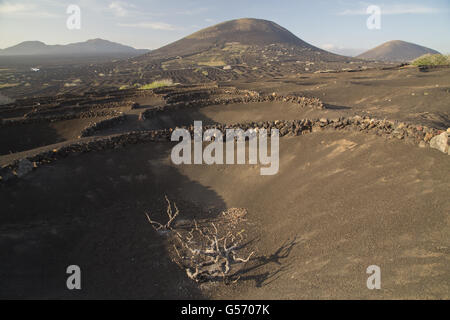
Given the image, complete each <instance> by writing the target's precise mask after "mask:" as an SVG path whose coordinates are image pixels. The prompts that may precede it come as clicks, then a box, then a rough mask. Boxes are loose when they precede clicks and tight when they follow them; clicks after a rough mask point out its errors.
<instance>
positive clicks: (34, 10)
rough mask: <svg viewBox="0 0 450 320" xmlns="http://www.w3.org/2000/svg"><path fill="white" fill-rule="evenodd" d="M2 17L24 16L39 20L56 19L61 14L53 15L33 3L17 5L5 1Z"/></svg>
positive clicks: (19, 3) (2, 6) (2, 3)
mask: <svg viewBox="0 0 450 320" xmlns="http://www.w3.org/2000/svg"><path fill="white" fill-rule="evenodd" d="M0 15H7V16H23V17H30V16H32V17H37V18H54V17H58V16H60V15H59V14H55V13H51V12H49V11H47V9H46V8H43V7H40V6H37V5H36V4H35V3H31V2H19V1H16V2H15V3H12V2H9V1H5V2H1V3H0Z"/></svg>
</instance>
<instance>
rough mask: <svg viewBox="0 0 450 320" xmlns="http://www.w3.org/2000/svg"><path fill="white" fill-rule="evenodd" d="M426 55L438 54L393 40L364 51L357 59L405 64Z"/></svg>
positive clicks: (428, 49) (412, 44)
mask: <svg viewBox="0 0 450 320" xmlns="http://www.w3.org/2000/svg"><path fill="white" fill-rule="evenodd" d="M427 53H431V54H437V53H439V52H437V51H436V50H433V49H430V48H426V47H423V46H420V45H417V44H414V43H410V42H405V41H400V40H394V41H389V42H386V43H383V44H382V45H380V46H378V47H376V48H373V49H371V50H369V51H366V52H364V53H362V54H360V55H359V56H357V58H361V59H367V60H381V61H399V62H407V61H411V60H414V59H416V58H418V57H420V56H422V55H424V54H427Z"/></svg>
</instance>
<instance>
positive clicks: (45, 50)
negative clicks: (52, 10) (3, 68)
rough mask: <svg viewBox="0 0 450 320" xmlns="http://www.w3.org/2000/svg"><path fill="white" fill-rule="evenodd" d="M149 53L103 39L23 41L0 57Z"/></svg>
mask: <svg viewBox="0 0 450 320" xmlns="http://www.w3.org/2000/svg"><path fill="white" fill-rule="evenodd" d="M146 52H149V50H146V49H141V50H139V49H135V48H133V47H130V46H125V45H122V44H120V43H116V42H111V41H108V40H103V39H91V40H88V41H85V42H76V43H70V44H67V45H47V44H45V43H43V42H40V41H24V42H21V43H19V44H17V45H15V46H12V47H9V48H6V49H3V50H0V55H2V56H25V55H26V56H32V55H54V56H63V55H76V56H79V55H91V56H92V55H114V54H120V55H122V54H128V55H140V54H144V53H146Z"/></svg>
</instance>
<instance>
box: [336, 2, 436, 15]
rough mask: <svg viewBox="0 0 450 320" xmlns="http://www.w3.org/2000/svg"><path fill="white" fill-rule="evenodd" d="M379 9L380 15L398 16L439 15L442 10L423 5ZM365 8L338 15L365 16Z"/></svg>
mask: <svg viewBox="0 0 450 320" xmlns="http://www.w3.org/2000/svg"><path fill="white" fill-rule="evenodd" d="M380 7H381V14H387V15H399V14H432V13H439V12H442V10H440V9H438V8H433V7H427V6H423V5H416V4H395V5H385V6H383V5H382V6H380ZM366 10H367V7H364V8H358V9H347V10H344V11H342V12H339V13H338V15H341V16H352V15H367V11H366Z"/></svg>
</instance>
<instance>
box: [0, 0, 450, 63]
mask: <svg viewBox="0 0 450 320" xmlns="http://www.w3.org/2000/svg"><path fill="white" fill-rule="evenodd" d="M72 4H73V5H77V6H78V7H79V9H80V28H79V29H76V28H75V29H69V28H68V27H67V20H68V18H69V17H70V16H71V14H72V13H73V12H70V13H67V9H68V7H69V5H72ZM371 5H375V6H378V7H379V8H380V9H381V14H380V28H379V29H369V28H368V27H367V20H368V18H369V17H370V14H368V13H367V8H368V7H369V6H371ZM238 18H260V19H266V20H271V21H274V22H276V23H278V24H279V25H281V26H283V27H285V28H286V29H288V30H289V31H291V32H292V33H294V34H295V35H296V36H298V37H299V38H301V39H302V40H304V41H306V42H309V43H310V44H312V45H315V46H317V47H321V48H324V49H326V50H330V51H333V52H336V53H342V54H349V55H350V54H357V53H361V52H363V51H365V50H367V49H371V48H373V47H375V46H377V45H380V44H382V43H383V42H386V41H389V40H404V41H408V42H413V43H417V44H420V45H423V46H426V47H429V48H432V49H435V50H438V51H440V52H442V53H450V0H429V1H416V0H405V1H402V0H399V1H386V0H383V1H378V0H373V1H370V2H365V1H353V0H315V1H313V0H272V1H268V0H226V1H225V0H222V1H216V0H68V1H66V0H0V48H6V47H10V46H12V45H15V44H18V43H20V42H22V41H27V40H39V41H42V42H45V43H46V44H67V43H73V42H80V41H86V40H88V39H94V38H102V39H106V40H110V41H114V42H119V43H122V44H126V45H130V46H133V47H135V48H140V49H143V48H146V49H156V48H159V47H161V46H163V45H165V44H168V43H171V42H173V41H175V40H178V39H180V38H182V37H184V36H187V35H189V34H191V33H193V32H195V31H197V30H199V29H201V28H205V27H208V26H211V25H214V24H217V23H220V22H223V21H226V20H232V19H238ZM72 21H73V20H72Z"/></svg>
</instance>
